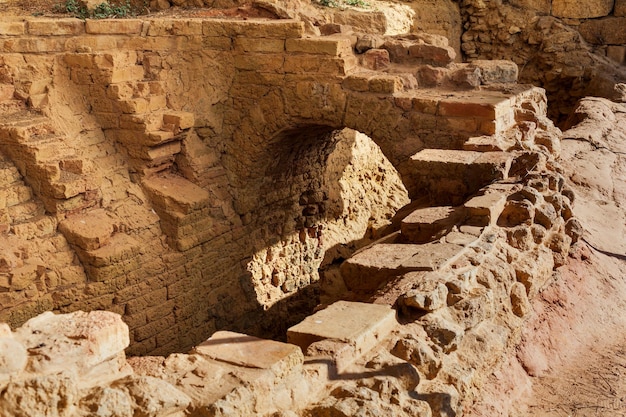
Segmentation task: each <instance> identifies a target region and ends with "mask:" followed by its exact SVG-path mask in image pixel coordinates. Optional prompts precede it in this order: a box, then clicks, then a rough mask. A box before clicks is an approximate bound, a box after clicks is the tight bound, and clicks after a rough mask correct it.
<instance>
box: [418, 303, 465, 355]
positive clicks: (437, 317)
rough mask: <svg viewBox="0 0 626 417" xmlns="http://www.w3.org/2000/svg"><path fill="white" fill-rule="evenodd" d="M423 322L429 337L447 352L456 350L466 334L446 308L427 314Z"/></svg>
mask: <svg viewBox="0 0 626 417" xmlns="http://www.w3.org/2000/svg"><path fill="white" fill-rule="evenodd" d="M421 322H422V325H423V326H424V330H426V333H427V334H428V336H429V338H430V339H431V340H432V341H433V342H434V343H435V344H436V345H438V346H439V347H441V348H442V349H443V351H444V352H446V353H448V352H452V351H454V350H456V348H457V347H458V345H459V343H460V342H461V339H462V338H463V335H464V334H465V331H464V330H463V328H462V327H461V326H460V325H458V324H457V323H455V322H454V320H453V319H451V318H450V317H449V316H448V314H447V312H446V311H445V309H443V310H439V311H437V312H435V313H430V314H427V315H425V316H424V317H423V319H422V320H421Z"/></svg>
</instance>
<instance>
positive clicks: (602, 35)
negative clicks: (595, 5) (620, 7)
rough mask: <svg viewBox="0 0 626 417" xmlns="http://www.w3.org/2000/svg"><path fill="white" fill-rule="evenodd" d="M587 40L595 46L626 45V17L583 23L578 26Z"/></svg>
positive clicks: (606, 18)
mask: <svg viewBox="0 0 626 417" xmlns="http://www.w3.org/2000/svg"><path fill="white" fill-rule="evenodd" d="M578 30H579V31H580V34H581V35H582V36H583V38H585V40H586V41H587V42H589V43H591V44H594V45H623V44H626V17H605V18H603V19H593V20H587V21H585V22H583V23H582V24H581V25H580V26H578Z"/></svg>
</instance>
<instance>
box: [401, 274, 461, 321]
mask: <svg viewBox="0 0 626 417" xmlns="http://www.w3.org/2000/svg"><path fill="white" fill-rule="evenodd" d="M411 275H414V276H415V278H416V282H415V283H414V284H413V285H412V286H411V289H409V290H408V291H407V292H405V293H404V294H402V295H401V296H400V298H399V299H398V303H399V304H400V305H401V306H403V307H407V308H414V309H417V310H421V311H426V312H431V311H435V310H438V309H440V308H442V307H445V306H446V305H447V301H446V300H447V297H448V288H447V287H446V281H447V280H448V279H449V276H448V275H447V274H440V273H436V272H431V273H427V274H419V273H417V274H416V273H409V274H406V275H405V278H409V277H410V276H411Z"/></svg>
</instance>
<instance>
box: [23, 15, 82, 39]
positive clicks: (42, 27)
mask: <svg viewBox="0 0 626 417" xmlns="http://www.w3.org/2000/svg"><path fill="white" fill-rule="evenodd" d="M27 24H28V34H29V35H35V36H61V35H80V34H81V33H84V32H85V22H84V21H83V20H80V19H69V18H64V19H37V20H29V21H28V23H27Z"/></svg>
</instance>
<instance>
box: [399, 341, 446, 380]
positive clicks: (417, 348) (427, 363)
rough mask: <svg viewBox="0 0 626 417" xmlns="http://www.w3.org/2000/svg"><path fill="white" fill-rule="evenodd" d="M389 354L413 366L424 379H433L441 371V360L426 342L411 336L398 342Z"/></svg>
mask: <svg viewBox="0 0 626 417" xmlns="http://www.w3.org/2000/svg"><path fill="white" fill-rule="evenodd" d="M391 353H393V354H394V355H396V356H397V357H399V358H401V359H404V360H405V361H407V362H410V363H412V364H413V365H415V366H416V367H417V369H418V371H419V372H420V373H421V374H422V375H424V377H426V379H434V378H435V377H436V376H437V373H438V372H439V369H441V359H440V358H439V357H438V356H437V354H436V353H435V352H434V350H433V348H432V347H431V346H430V345H429V344H428V343H427V342H426V340H424V339H422V338H417V337H414V336H413V335H408V336H407V337H405V338H402V339H400V340H398V342H396V345H395V346H394V348H393V350H392V351H391Z"/></svg>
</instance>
